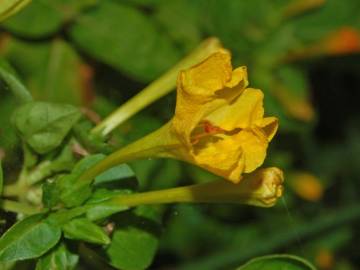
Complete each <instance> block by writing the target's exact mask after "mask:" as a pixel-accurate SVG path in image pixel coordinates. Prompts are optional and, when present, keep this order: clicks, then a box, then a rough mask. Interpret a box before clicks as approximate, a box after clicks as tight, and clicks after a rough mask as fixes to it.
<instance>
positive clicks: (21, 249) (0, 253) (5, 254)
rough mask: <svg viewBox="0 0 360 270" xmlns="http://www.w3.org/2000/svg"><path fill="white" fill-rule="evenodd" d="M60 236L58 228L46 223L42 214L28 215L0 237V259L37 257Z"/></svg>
mask: <svg viewBox="0 0 360 270" xmlns="http://www.w3.org/2000/svg"><path fill="white" fill-rule="evenodd" d="M60 236H61V230H60V228H59V227H57V226H55V225H50V224H49V223H47V222H46V221H45V220H44V216H43V215H42V214H38V215H33V216H29V217H27V218H25V219H23V220H21V221H19V222H18V223H16V224H15V225H14V226H12V227H11V228H10V229H9V230H8V231H7V232H6V233H5V234H4V235H3V236H2V237H1V238H0V261H17V260H25V259H31V258H37V257H39V256H41V255H43V254H44V253H45V252H47V251H48V250H49V249H50V248H52V247H53V246H54V245H55V244H56V243H57V242H58V241H59V239H60Z"/></svg>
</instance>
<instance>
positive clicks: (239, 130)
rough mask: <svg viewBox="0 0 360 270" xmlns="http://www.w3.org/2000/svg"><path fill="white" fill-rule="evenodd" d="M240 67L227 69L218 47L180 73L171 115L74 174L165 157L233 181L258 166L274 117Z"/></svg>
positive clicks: (275, 122)
mask: <svg viewBox="0 0 360 270" xmlns="http://www.w3.org/2000/svg"><path fill="white" fill-rule="evenodd" d="M247 86H248V79H247V71H246V67H239V68H236V69H234V70H233V69H232V65H231V56H230V53H229V52H228V51H227V50H225V49H219V50H217V51H216V52H214V53H213V54H211V55H210V56H209V57H208V58H206V59H205V60H204V61H202V62H201V63H199V64H197V65H195V66H193V67H191V68H189V69H187V70H183V71H181V72H180V74H179V76H178V81H177V101H176V110H175V115H174V117H173V118H172V119H171V120H170V121H169V122H168V123H167V124H165V125H164V126H163V127H161V128H160V129H158V130H156V131H154V132H153V133H151V134H149V135H147V136H145V137H143V138H141V139H140V140H138V141H135V142H134V143H132V144H130V145H127V146H125V147H123V148H121V149H120V150H118V151H116V152H114V153H113V154H111V155H109V156H108V157H107V158H105V159H104V160H102V161H101V162H99V163H98V164H97V165H96V166H94V167H92V168H91V169H90V170H88V171H87V172H86V173H85V174H83V175H82V176H81V177H80V180H87V181H91V180H92V179H93V178H94V176H96V175H98V174H99V173H101V172H103V171H105V170H106V169H108V168H111V167H112V166H115V165H117V164H120V163H123V162H128V161H130V160H134V159H142V158H149V157H167V158H175V159H180V160H183V161H186V162H190V163H193V164H195V165H198V166H200V167H202V168H204V169H206V170H209V171H211V172H213V173H214V174H216V175H219V176H221V177H223V178H226V179H228V180H230V181H232V182H234V183H238V182H239V181H240V180H241V179H242V174H243V173H250V172H252V171H254V170H255V169H256V168H258V167H259V166H261V165H262V163H263V161H264V159H265V156H266V149H267V146H268V144H269V142H270V141H271V139H272V138H273V136H274V135H275V133H276V130H277V128H278V120H277V119H276V118H275V117H264V108H263V93H262V92H261V90H259V89H253V88H247Z"/></svg>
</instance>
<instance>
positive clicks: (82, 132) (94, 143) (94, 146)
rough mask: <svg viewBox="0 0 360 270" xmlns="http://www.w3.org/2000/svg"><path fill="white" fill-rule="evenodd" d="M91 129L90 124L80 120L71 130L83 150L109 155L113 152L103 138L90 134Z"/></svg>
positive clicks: (85, 120)
mask: <svg viewBox="0 0 360 270" xmlns="http://www.w3.org/2000/svg"><path fill="white" fill-rule="evenodd" d="M95 111H96V110H95ZM93 127H94V124H93V123H92V122H90V121H89V120H87V119H81V121H79V122H78V123H76V125H75V126H74V128H73V130H74V136H75V138H76V139H77V140H78V141H79V142H80V143H81V145H83V146H84V147H85V149H88V150H89V151H91V152H94V153H104V154H110V153H111V152H112V151H113V149H112V147H111V146H110V145H109V144H107V142H106V139H105V138H104V137H100V136H97V135H95V134H93V133H92V132H91V130H92V129H93Z"/></svg>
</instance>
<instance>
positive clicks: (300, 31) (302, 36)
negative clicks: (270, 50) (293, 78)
mask: <svg viewBox="0 0 360 270" xmlns="http://www.w3.org/2000/svg"><path fill="white" fill-rule="evenodd" d="M359 8H360V2H359V1H353V0H344V1H341V2H339V1H337V0H328V1H326V2H325V3H324V5H323V6H322V7H321V8H319V9H317V10H316V11H314V12H309V13H305V14H303V16H298V17H296V18H294V19H293V20H291V21H290V22H289V25H290V26H291V27H294V29H293V30H292V33H293V35H294V37H295V38H298V39H299V40H301V41H303V42H305V43H308V42H314V41H315V42H316V41H317V40H319V39H321V38H323V37H324V36H325V35H327V34H329V33H331V32H332V31H335V30H337V29H339V28H341V27H344V26H350V25H352V24H353V23H354V21H355V20H357V19H358V17H359V11H358V10H359ZM329 18H331V20H329Z"/></svg>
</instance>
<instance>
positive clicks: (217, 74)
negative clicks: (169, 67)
mask: <svg viewBox="0 0 360 270" xmlns="http://www.w3.org/2000/svg"><path fill="white" fill-rule="evenodd" d="M231 75H232V66H231V55H230V53H229V52H228V51H227V50H219V51H218V52H216V53H213V54H212V55H211V56H210V57H208V58H207V59H205V60H204V61H203V62H201V63H200V64H198V65H196V66H194V67H192V68H190V69H188V70H185V71H182V72H181V74H180V79H179V83H180V84H181V88H182V89H183V90H184V91H185V92H187V93H189V94H191V95H202V96H212V95H214V93H215V91H216V90H219V89H222V88H223V87H224V85H225V84H226V83H227V82H228V81H230V80H231Z"/></svg>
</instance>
